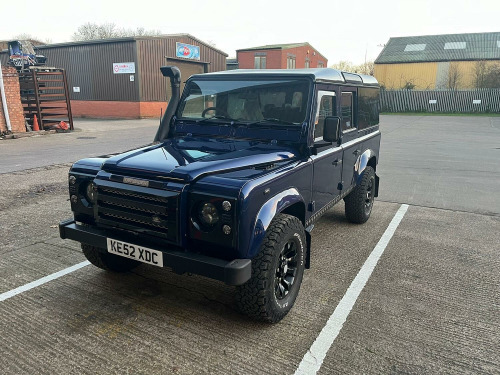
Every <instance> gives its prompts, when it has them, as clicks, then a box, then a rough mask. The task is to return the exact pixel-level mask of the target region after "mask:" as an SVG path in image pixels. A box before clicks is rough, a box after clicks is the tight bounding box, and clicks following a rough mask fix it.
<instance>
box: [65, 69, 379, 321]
mask: <svg viewBox="0 0 500 375" xmlns="http://www.w3.org/2000/svg"><path fill="white" fill-rule="evenodd" d="M161 71H162V73H163V75H164V76H166V77H169V78H170V82H171V88H172V97H171V99H170V102H169V104H168V107H167V110H166V112H165V115H164V116H163V118H162V119H161V123H160V126H159V129H158V132H157V134H156V137H155V140H154V143H152V144H151V145H149V146H147V147H142V148H139V149H136V150H133V151H129V152H126V153H123V154H119V155H115V156H112V157H109V158H89V159H83V160H80V161H78V162H76V163H75V164H74V165H73V166H72V167H71V169H70V172H69V194H70V201H71V209H72V211H73V213H74V217H73V218H72V219H70V220H67V221H64V222H62V223H61V224H60V234H61V237H62V238H68V239H72V240H76V241H79V242H81V244H82V249H83V253H84V254H85V256H86V257H87V259H88V260H89V261H90V262H91V263H92V264H93V265H95V266H97V267H100V268H103V269H105V270H110V271H117V272H122V271H129V270H131V269H132V268H134V267H136V266H138V265H139V264H141V263H146V264H148V265H149V266H156V267H169V268H171V269H172V270H173V271H174V272H177V273H184V272H190V273H194V274H199V275H203V276H206V277H209V278H213V279H217V280H221V281H223V282H225V283H227V284H229V285H235V286H236V289H237V290H236V304H237V306H238V307H239V309H240V310H241V311H242V312H243V313H245V314H248V315H249V316H251V317H254V318H257V319H260V320H264V321H268V322H278V321H280V320H281V319H282V318H283V317H284V316H285V315H286V314H287V313H288V311H290V309H291V308H292V306H293V304H294V302H295V299H296V298H297V295H298V292H299V288H300V284H301V282H302V276H303V273H304V269H306V268H309V267H310V266H311V264H310V263H311V262H310V258H311V246H310V244H311V232H312V229H313V227H314V222H315V221H316V220H318V219H319V218H320V217H321V215H322V214H324V213H325V212H326V211H327V210H329V209H330V208H331V207H332V206H333V205H334V204H336V203H337V202H339V201H340V200H342V199H343V200H344V201H345V214H346V216H347V218H348V219H349V220H350V221H351V222H353V223H364V222H365V221H366V220H368V218H369V217H370V213H371V211H372V207H373V199H374V197H376V196H377V192H378V177H377V175H376V174H375V172H376V169H377V163H378V157H379V147H380V131H379V126H378V123H379V113H378V106H379V85H378V83H377V81H376V80H375V79H374V78H373V77H370V76H364V75H359V74H353V73H346V72H341V71H337V70H334V69H297V70H232V71H226V72H217V73H209V74H200V75H193V76H191V77H190V78H189V79H188V80H187V82H186V83H185V88H184V90H183V92H182V95H181V93H180V83H181V77H180V71H179V70H178V69H177V68H176V67H162V68H161ZM313 266H314V265H313Z"/></svg>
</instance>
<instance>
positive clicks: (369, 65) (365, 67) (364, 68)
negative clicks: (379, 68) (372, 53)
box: [354, 61, 375, 76]
mask: <svg viewBox="0 0 500 375" xmlns="http://www.w3.org/2000/svg"><path fill="white" fill-rule="evenodd" d="M374 70H375V63H374V62H373V61H367V62H365V63H364V64H361V65H357V66H355V67H354V73H360V74H367V75H369V76H372V75H373V73H374Z"/></svg>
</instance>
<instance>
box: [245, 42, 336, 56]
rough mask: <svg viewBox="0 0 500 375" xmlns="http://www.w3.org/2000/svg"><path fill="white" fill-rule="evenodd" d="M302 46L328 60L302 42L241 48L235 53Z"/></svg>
mask: <svg viewBox="0 0 500 375" xmlns="http://www.w3.org/2000/svg"><path fill="white" fill-rule="evenodd" d="M303 46H309V47H311V48H312V49H313V50H315V51H316V52H318V54H319V55H320V56H321V57H323V58H324V59H325V60H328V59H327V58H326V57H325V56H323V55H322V54H321V53H319V51H318V50H317V49H316V48H314V47H313V46H311V44H309V43H308V42H303V43H286V44H267V45H265V46H258V47H250V48H242V49H237V50H236V52H244V51H255V50H266V49H281V50H283V49H290V48H297V47H303Z"/></svg>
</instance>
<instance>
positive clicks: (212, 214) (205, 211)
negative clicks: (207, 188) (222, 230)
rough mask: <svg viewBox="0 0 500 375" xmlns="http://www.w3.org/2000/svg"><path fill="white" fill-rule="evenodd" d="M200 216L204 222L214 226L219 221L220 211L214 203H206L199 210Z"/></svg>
mask: <svg viewBox="0 0 500 375" xmlns="http://www.w3.org/2000/svg"><path fill="white" fill-rule="evenodd" d="M198 218H199V219H200V220H201V223H202V224H204V225H208V226H212V225H215V223H217V222H218V221H219V212H218V211H217V208H215V206H214V205H213V204H212V203H205V204H203V205H202V206H201V207H200V209H199V211H198Z"/></svg>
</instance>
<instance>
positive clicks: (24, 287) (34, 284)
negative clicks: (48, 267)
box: [0, 261, 90, 302]
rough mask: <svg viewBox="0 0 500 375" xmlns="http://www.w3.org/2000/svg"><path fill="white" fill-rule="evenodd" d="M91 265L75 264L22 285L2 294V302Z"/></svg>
mask: <svg viewBox="0 0 500 375" xmlns="http://www.w3.org/2000/svg"><path fill="white" fill-rule="evenodd" d="M89 264H90V263H89V262H88V261H85V262H81V263H78V264H75V265H74V266H71V267H68V268H65V269H63V270H61V271H59V272H55V273H53V274H50V275H48V276H45V277H42V278H41V279H38V280H35V281H32V282H31V283H29V284H25V285H22V286H20V287H18V288H16V289H12V290H9V291H8V292H5V293H2V294H0V302H2V301H5V300H6V299H9V298H11V297H14V296H17V295H18V294H21V293H23V292H26V291H27V290H30V289H33V288H36V287H37V286H40V285H43V284H45V283H48V282H49V281H52V280H55V279H58V278H60V277H62V276H64V275H67V274H68V273H71V272H74V271H76V270H79V269H80V268H83V267H85V266H88V265H89Z"/></svg>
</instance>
